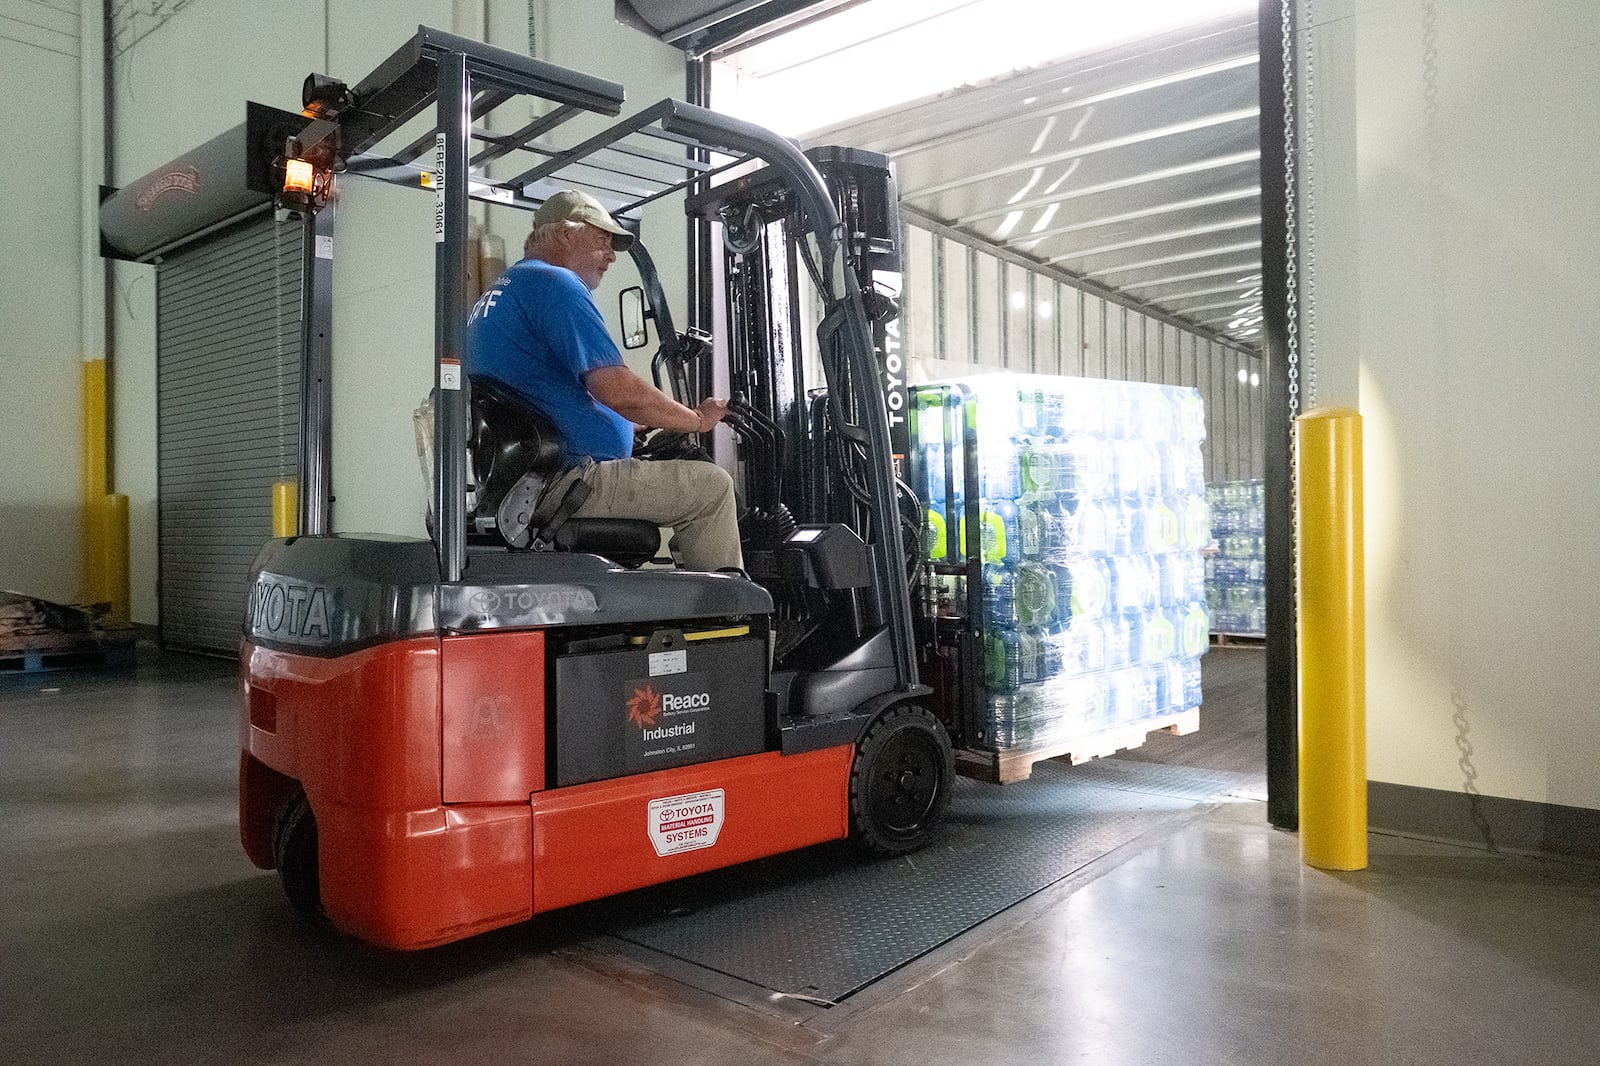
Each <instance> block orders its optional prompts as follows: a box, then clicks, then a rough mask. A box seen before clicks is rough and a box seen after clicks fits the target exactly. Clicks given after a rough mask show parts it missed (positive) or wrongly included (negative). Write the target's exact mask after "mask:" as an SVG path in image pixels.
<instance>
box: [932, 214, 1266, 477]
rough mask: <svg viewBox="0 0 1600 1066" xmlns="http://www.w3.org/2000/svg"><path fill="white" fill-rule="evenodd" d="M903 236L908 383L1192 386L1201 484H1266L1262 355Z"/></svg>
mask: <svg viewBox="0 0 1600 1066" xmlns="http://www.w3.org/2000/svg"><path fill="white" fill-rule="evenodd" d="M902 231H903V233H902V236H903V240H902V243H901V247H902V248H903V249H904V251H905V263H904V268H905V283H904V289H903V294H902V301H901V302H902V315H901V329H902V331H903V341H904V345H905V351H906V352H907V353H908V355H909V368H910V374H911V377H910V380H911V381H913V382H918V381H930V380H933V379H935V378H941V377H952V376H957V375H964V374H971V373H972V372H973V371H975V370H1014V371H1019V372H1027V373H1038V374H1061V375H1065V376H1068V377H1090V378H1112V379H1117V380H1124V381H1152V382H1164V383H1167V384H1174V385H1193V386H1194V387H1195V388H1197V389H1199V390H1200V395H1201V396H1202V397H1203V398H1204V399H1205V404H1206V446H1205V456H1206V481H1207V483H1208V484H1218V483H1220V482H1224V481H1242V480H1247V479H1251V478H1260V477H1262V476H1263V473H1264V450H1263V449H1264V443H1263V442H1264V437H1263V423H1264V421H1265V415H1266V388H1267V382H1266V369H1265V366H1264V364H1263V361H1262V359H1261V357H1260V356H1259V355H1257V354H1255V353H1253V352H1249V351H1246V350H1243V349H1241V348H1237V347H1235V346H1233V345H1231V344H1228V343H1224V342H1222V341H1218V340H1214V339H1212V338H1211V337H1208V336H1205V335H1202V334H1200V333H1196V332H1192V331H1190V330H1186V329H1183V328H1181V327H1179V326H1175V325H1173V324H1171V323H1169V322H1165V321H1162V320H1160V319H1157V318H1153V317H1151V316H1149V315H1145V314H1142V313H1140V312H1139V311H1137V310H1134V309H1133V308H1130V307H1126V306H1124V305H1122V304H1120V303H1117V302H1115V301H1111V300H1106V299H1103V298H1101V297H1099V296H1097V295H1095V294H1093V293H1090V292H1085V291H1084V290H1082V289H1079V288H1076V287H1074V286H1073V285H1071V284H1069V283H1067V282H1065V281H1062V280H1060V279H1059V278H1057V277H1056V276H1054V275H1051V274H1048V273H1046V272H1044V271H1034V270H1029V269H1028V268H1026V267H1024V266H1021V265H1019V264H1017V263H1013V262H1009V261H1006V260H1003V259H1001V258H999V257H997V256H994V255H991V254H990V253H988V252H986V251H984V250H982V249H981V248H977V247H974V246H971V245H967V244H963V243H961V242H959V241H954V240H951V239H949V238H947V237H943V236H940V235H938V234H935V233H931V232H929V231H928V230H925V229H922V228H920V227H918V226H915V225H909V224H908V225H905V226H903V227H902Z"/></svg>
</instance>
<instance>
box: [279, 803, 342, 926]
mask: <svg viewBox="0 0 1600 1066" xmlns="http://www.w3.org/2000/svg"><path fill="white" fill-rule="evenodd" d="M273 848H274V854H275V855H276V857H277V860H278V879H279V880H280V881H282V882H283V894H284V895H286V896H288V897H289V902H290V904H292V905H293V906H294V909H295V910H297V911H299V912H300V916H301V917H302V918H304V919H305V920H306V921H307V922H309V923H310V924H311V925H312V926H313V927H314V928H316V929H317V930H319V931H326V930H329V929H332V928H333V926H332V923H330V922H329V921H328V915H327V913H326V912H324V911H323V909H322V892H321V886H320V883H319V880H318V874H317V819H316V818H315V816H313V815H312V813H311V804H310V803H309V802H307V800H306V797H305V794H304V793H297V794H296V796H295V798H294V799H292V800H290V801H289V803H287V804H286V805H285V806H284V808H283V810H282V811H280V812H279V813H278V826H277V832H276V833H275V834H274V835H273Z"/></svg>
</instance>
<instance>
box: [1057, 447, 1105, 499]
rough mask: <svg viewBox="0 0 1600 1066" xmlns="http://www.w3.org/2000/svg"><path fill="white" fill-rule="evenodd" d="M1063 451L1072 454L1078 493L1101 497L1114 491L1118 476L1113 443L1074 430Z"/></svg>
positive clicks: (1089, 497) (1090, 496) (1070, 455)
mask: <svg viewBox="0 0 1600 1066" xmlns="http://www.w3.org/2000/svg"><path fill="white" fill-rule="evenodd" d="M1062 452H1063V453H1064V454H1065V455H1067V456H1069V457H1070V461H1071V464H1072V477H1073V483H1074V487H1075V488H1076V489H1077V492H1078V495H1080V496H1083V497H1085V498H1088V499H1093V500H1099V499H1104V498H1105V497H1107V496H1110V495H1111V494H1112V491H1113V488H1114V484H1113V482H1114V480H1115V479H1114V478H1113V476H1112V465H1113V464H1112V460H1111V445H1110V444H1108V443H1107V442H1106V441H1103V440H1101V439H1100V438H1098V437H1093V436H1090V435H1089V434H1087V433H1075V434H1073V435H1072V436H1071V437H1069V438H1067V442H1066V445H1065V446H1064V447H1063V448H1062Z"/></svg>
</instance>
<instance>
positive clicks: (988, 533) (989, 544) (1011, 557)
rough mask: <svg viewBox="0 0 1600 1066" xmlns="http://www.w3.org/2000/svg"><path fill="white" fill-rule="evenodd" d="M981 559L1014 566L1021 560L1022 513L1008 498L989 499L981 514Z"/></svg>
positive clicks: (999, 564)
mask: <svg viewBox="0 0 1600 1066" xmlns="http://www.w3.org/2000/svg"><path fill="white" fill-rule="evenodd" d="M982 520H983V539H982V542H981V543H982V545H983V561H984V562H985V563H993V564H995V565H996V566H1004V567H1007V568H1015V567H1017V566H1018V565H1020V564H1021V562H1022V515H1021V512H1020V511H1019V510H1018V509H1017V505H1016V503H1015V502H1014V501H1012V500H1010V499H998V500H991V501H989V502H988V503H987V505H986V506H985V508H984V511H983V515H982Z"/></svg>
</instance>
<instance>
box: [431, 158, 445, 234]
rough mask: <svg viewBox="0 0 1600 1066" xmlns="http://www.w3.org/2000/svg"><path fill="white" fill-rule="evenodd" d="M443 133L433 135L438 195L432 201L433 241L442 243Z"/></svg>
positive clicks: (434, 183) (434, 172)
mask: <svg viewBox="0 0 1600 1066" xmlns="http://www.w3.org/2000/svg"><path fill="white" fill-rule="evenodd" d="M444 180H445V175H444V134H443V133H442V132H440V133H436V134H434V135H433V187H434V189H436V190H438V196H437V197H435V199H434V202H433V243H434V244H443V243H444Z"/></svg>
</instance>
